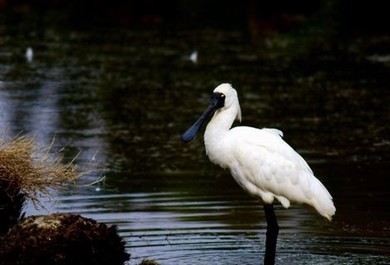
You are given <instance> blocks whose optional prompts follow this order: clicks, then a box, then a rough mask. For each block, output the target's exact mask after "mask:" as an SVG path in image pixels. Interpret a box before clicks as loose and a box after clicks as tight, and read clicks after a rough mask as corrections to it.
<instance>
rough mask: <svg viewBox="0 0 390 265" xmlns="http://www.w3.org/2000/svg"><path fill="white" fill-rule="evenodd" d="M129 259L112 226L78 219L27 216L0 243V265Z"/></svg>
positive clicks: (110, 263)
mask: <svg viewBox="0 0 390 265" xmlns="http://www.w3.org/2000/svg"><path fill="white" fill-rule="evenodd" d="M129 257H130V255H129V254H127V253H126V252H125V244H124V242H123V241H122V238H121V237H120V236H119V235H118V233H117V229H116V227H115V226H111V227H108V226H107V225H105V224H103V223H99V222H97V221H95V220H93V219H89V218H84V217H82V216H80V215H72V214H52V215H47V216H30V217H27V218H26V219H24V220H22V221H21V222H19V223H18V224H17V225H15V226H14V227H12V229H11V230H10V231H9V232H8V233H7V234H6V235H5V236H4V237H3V238H1V240H0V265H41V264H50V265H68V264H69V265H87V264H88V265H90V264H94V265H103V264H104V265H117V264H118V265H119V264H120V265H122V264H124V263H125V261H127V260H129Z"/></svg>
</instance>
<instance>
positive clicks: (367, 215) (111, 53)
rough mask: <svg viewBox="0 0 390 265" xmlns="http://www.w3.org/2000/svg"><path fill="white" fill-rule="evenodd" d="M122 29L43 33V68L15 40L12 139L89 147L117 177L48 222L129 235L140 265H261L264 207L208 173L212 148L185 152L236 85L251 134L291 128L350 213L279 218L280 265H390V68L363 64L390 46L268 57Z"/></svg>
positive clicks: (295, 43)
mask: <svg viewBox="0 0 390 265" xmlns="http://www.w3.org/2000/svg"><path fill="white" fill-rule="evenodd" d="M114 32H115V34H114V33H113V31H110V30H108V29H106V30H102V31H100V32H96V31H95V32H81V33H80V32H67V33H66V32H61V33H59V32H56V31H51V32H45V34H43V35H42V38H43V39H44V42H42V43H44V44H40V45H33V44H31V46H33V47H34V60H33V61H32V62H31V63H30V64H27V63H26V62H25V60H24V58H23V56H24V55H23V52H24V50H25V47H27V45H26V42H27V40H25V39H20V38H19V39H13V38H7V39H2V42H3V43H5V44H6V45H3V46H2V47H1V48H0V79H1V80H2V83H0V126H1V128H7V129H6V132H7V133H8V134H10V135H15V134H18V133H19V132H20V131H23V132H25V133H27V134H31V135H34V136H36V137H37V138H38V139H39V141H40V142H41V143H44V144H48V143H50V142H51V141H52V138H53V137H55V138H56V141H55V145H54V147H53V148H54V149H56V148H57V149H60V148H62V147H65V148H64V149H63V152H64V154H65V157H66V158H67V159H72V158H73V157H74V156H75V155H76V154H77V153H79V152H80V150H82V153H81V155H80V156H79V157H78V159H77V161H76V162H77V163H78V164H79V165H80V166H81V167H88V165H89V163H91V159H92V158H93V157H95V159H96V160H98V161H99V162H100V163H101V165H102V167H104V168H105V171H104V174H105V176H106V182H105V184H104V185H103V184H101V186H100V187H99V188H101V190H100V191H98V190H96V189H95V188H96V187H82V188H80V190H73V191H71V192H69V193H59V194H58V196H55V198H54V200H52V201H47V202H45V203H44V205H45V208H46V210H45V209H41V210H39V211H38V212H40V213H42V212H43V213H47V212H56V211H62V212H71V213H81V214H83V215H85V216H87V217H92V218H95V219H97V220H99V221H104V222H107V223H109V224H116V225H118V227H119V231H120V233H121V235H123V236H124V237H125V239H126V242H127V246H128V249H129V252H131V254H132V258H133V260H132V261H131V264H136V262H137V261H140V260H142V258H144V257H149V258H154V259H157V260H158V261H160V262H161V263H162V264H178V263H180V264H193V261H194V259H196V260H197V261H199V262H198V263H199V264H209V263H212V264H242V263H244V264H258V263H260V262H261V260H262V257H263V254H264V253H263V252H264V239H265V219H264V216H263V211H262V208H261V207H260V206H259V205H258V203H257V202H256V201H253V200H252V199H251V198H248V197H247V195H246V194H245V193H244V192H243V191H241V189H240V188H239V187H238V186H237V184H236V183H235V182H234V180H233V179H232V178H231V177H230V176H229V175H228V174H227V173H226V172H223V171H221V170H219V169H218V168H217V167H214V166H213V165H211V164H210V163H209V162H208V160H207V158H206V157H205V155H204V148H203V143H202V140H201V137H199V138H198V139H197V140H196V141H195V142H194V143H192V144H190V145H185V146H183V145H182V144H181V143H180V141H179V135H180V133H182V132H183V130H185V129H186V127H187V125H188V124H190V123H191V122H192V121H193V120H194V119H195V118H196V117H197V116H198V114H199V113H200V112H201V111H202V110H203V108H204V107H205V106H206V105H207V104H208V101H209V93H210V91H211V90H212V89H213V87H215V85H217V84H219V83H220V82H222V81H223V82H232V83H233V84H234V85H235V86H236V88H237V89H238V90H239V94H240V96H241V98H240V101H241V107H242V112H243V120H244V122H243V123H244V124H245V125H250V126H255V127H263V126H267V127H277V128H280V129H282V130H283V131H284V133H285V138H286V141H287V142H289V143H291V145H292V146H294V147H295V148H296V147H298V148H296V149H297V150H298V151H299V152H300V153H301V154H302V155H303V156H304V157H305V158H306V159H307V160H308V161H309V164H311V165H312V167H313V170H314V172H316V175H317V176H318V177H319V178H320V179H321V181H322V182H323V183H324V184H325V186H327V187H329V190H330V191H331V193H332V194H333V195H334V201H335V204H336V207H337V213H336V217H335V220H334V222H332V223H326V222H324V221H323V220H322V219H321V218H320V217H318V216H317V215H316V214H315V213H313V212H311V211H310V210H308V209H306V208H302V207H298V206H296V207H293V208H291V209H289V210H284V209H281V208H280V207H277V210H276V214H277V216H278V220H280V227H281V230H280V237H279V241H278V250H277V253H278V254H277V263H278V264H312V263H313V262H316V263H319V264H358V263H363V264H364V263H366V264H386V263H388V254H389V253H390V249H389V239H388V238H389V216H388V212H389V211H388V209H389V208H388V198H389V191H388V189H387V185H386V183H387V181H386V179H387V175H388V172H389V164H388V161H389V153H390V152H389V151H390V149H389V148H390V140H389V138H388V135H389V133H390V132H389V126H388V117H389V113H390V110H389V104H387V103H388V101H389V92H388V89H387V85H388V84H389V82H388V81H389V79H388V78H389V77H388V76H389V75H388V70H389V68H388V67H389V65H388V64H387V63H386V62H385V63H382V62H377V61H372V60H368V59H364V58H366V57H367V55H369V54H368V52H366V51H367V50H368V51H369V49H364V47H368V46H373V45H372V43H377V42H383V43H387V40H386V39H375V40H372V39H367V40H366V42H365V43H360V46H359V42H355V40H350V41H346V42H343V43H340V44H338V45H339V46H337V49H335V48H334V46H332V45H335V44H334V43H332V42H326V41H325V42H324V43H326V45H325V44H323V46H321V45H320V46H316V45H317V44H318V43H321V41H320V40H318V39H315V40H313V39H311V38H310V36H306V37H305V38H306V40H304V37H302V36H295V37H294V36H289V37H285V36H280V37H275V39H273V40H271V42H267V43H268V44H267V45H264V43H262V41H260V44H262V45H260V44H259V43H258V44H256V43H248V42H247V40H246V39H244V38H243V37H242V35H241V34H240V33H239V32H213V31H210V30H205V31H197V32H158V31H122V30H115V31H114ZM194 34H196V40H197V41H196V42H197V43H196V44H197V45H196V50H197V51H198V52H199V60H198V63H197V64H193V63H191V62H189V61H187V60H183V59H182V58H183V56H187V55H188V54H189V53H190V52H191V51H192V50H193V48H194V45H193V43H194ZM359 41H361V40H359ZM281 43H283V45H282V44H281ZM356 43H358V44H356ZM28 45H30V43H29V44H28ZM296 47H300V49H299V50H298V51H297V50H296ZM315 47H317V49H315ZM18 54H19V55H20V56H19V55H18ZM5 55H6V56H5ZM18 56H19V57H21V58H22V59H23V60H22V59H17V58H19V57H18ZM95 179H96V176H95V175H91V176H87V178H86V179H85V182H89V181H91V180H95ZM27 210H28V214H33V213H36V210H34V209H33V207H31V206H29V207H27Z"/></svg>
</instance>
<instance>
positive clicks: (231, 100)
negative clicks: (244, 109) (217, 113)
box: [213, 83, 241, 122]
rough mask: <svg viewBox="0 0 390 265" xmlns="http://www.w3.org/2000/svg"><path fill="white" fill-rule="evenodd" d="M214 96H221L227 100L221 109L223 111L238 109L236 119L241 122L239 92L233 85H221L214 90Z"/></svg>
mask: <svg viewBox="0 0 390 265" xmlns="http://www.w3.org/2000/svg"><path fill="white" fill-rule="evenodd" d="M213 94H220V96H221V97H223V98H224V99H225V100H224V104H223V107H221V110H223V109H229V108H236V109H237V116H236V119H237V120H238V121H240V122H241V108H240V103H239V102H238V95H237V91H236V90H235V89H234V88H233V87H232V85H231V84H228V83H224V84H220V85H219V86H217V87H216V88H215V89H214V91H213Z"/></svg>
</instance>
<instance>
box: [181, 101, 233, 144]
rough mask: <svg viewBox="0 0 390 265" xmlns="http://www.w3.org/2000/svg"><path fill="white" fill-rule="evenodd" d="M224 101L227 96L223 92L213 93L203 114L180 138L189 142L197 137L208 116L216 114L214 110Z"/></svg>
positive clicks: (221, 105)
mask: <svg viewBox="0 0 390 265" xmlns="http://www.w3.org/2000/svg"><path fill="white" fill-rule="evenodd" d="M224 102H225V96H224V95H223V94H221V93H213V95H212V96H211V103H210V105H209V106H208V107H207V109H206V110H205V111H204V112H203V114H202V115H201V116H200V117H199V119H198V120H197V121H196V122H195V123H194V124H193V125H192V126H191V127H190V128H188V130H187V131H185V132H184V133H183V134H182V135H181V137H180V139H181V140H182V141H183V142H185V143H188V142H190V141H191V140H193V139H194V138H195V136H196V134H197V133H198V131H199V130H200V128H201V127H202V125H203V123H204V122H205V121H206V120H207V118H208V117H209V116H211V115H212V114H214V112H215V111H216V110H217V109H218V108H221V107H223V105H224Z"/></svg>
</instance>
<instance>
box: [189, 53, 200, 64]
mask: <svg viewBox="0 0 390 265" xmlns="http://www.w3.org/2000/svg"><path fill="white" fill-rule="evenodd" d="M188 59H189V60H190V61H191V62H193V63H194V64H196V63H197V62H198V52H197V51H193V52H192V53H191V55H190V56H189V57H188Z"/></svg>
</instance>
